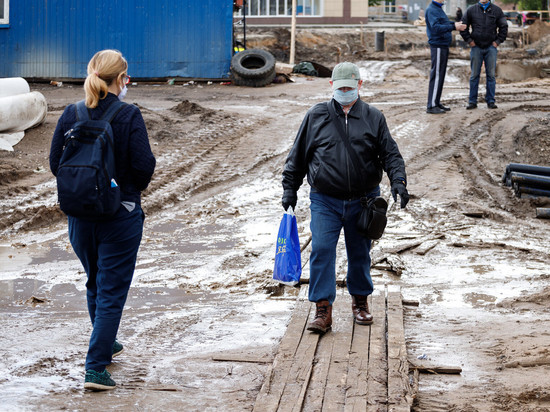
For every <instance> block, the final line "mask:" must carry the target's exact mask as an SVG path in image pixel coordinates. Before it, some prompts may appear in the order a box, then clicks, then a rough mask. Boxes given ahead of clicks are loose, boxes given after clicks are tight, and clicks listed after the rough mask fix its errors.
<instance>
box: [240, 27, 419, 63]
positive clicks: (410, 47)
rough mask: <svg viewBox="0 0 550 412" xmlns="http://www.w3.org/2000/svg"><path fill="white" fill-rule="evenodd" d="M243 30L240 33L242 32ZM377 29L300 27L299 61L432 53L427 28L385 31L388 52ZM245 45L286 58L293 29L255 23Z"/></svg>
mask: <svg viewBox="0 0 550 412" xmlns="http://www.w3.org/2000/svg"><path fill="white" fill-rule="evenodd" d="M239 35H240V33H237V36H239ZM375 37H376V32H375V31H373V30H372V29H369V30H366V29H360V28H337V29H322V28H299V29H297V31H296V62H297V63H299V62H303V61H311V62H316V63H319V64H322V65H325V66H327V67H333V66H334V65H335V64H337V63H339V62H341V61H345V60H349V61H358V60H366V59H369V60H386V59H388V58H389V59H391V58H392V57H393V58H396V57H397V58H402V57H403V51H407V53H420V54H422V53H425V52H426V51H427V52H428V53H429V48H428V39H427V37H426V29H425V28H423V27H420V28H411V29H402V30H393V31H392V32H391V33H390V32H387V33H386V34H385V46H386V50H387V51H388V53H390V54H389V55H388V53H386V52H385V51H384V52H375V51H374V45H375ZM246 46H247V47H248V48H258V49H263V50H267V51H269V52H270V53H271V54H273V56H275V59H276V60H278V61H281V62H287V61H288V59H289V57H290V30H289V29H286V28H277V29H274V28H262V27H253V28H250V29H248V30H247V38H246Z"/></svg>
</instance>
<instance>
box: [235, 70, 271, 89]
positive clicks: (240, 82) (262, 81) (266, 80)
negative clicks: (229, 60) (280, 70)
mask: <svg viewBox="0 0 550 412" xmlns="http://www.w3.org/2000/svg"><path fill="white" fill-rule="evenodd" d="M274 78H275V68H273V70H272V71H271V73H269V74H267V75H266V76H265V77H260V78H253V79H248V78H244V77H241V76H239V75H238V74H236V73H234V72H232V73H231V80H232V81H233V84H234V85H235V86H246V87H264V86H267V85H268V84H270V83H272V82H273V79H274Z"/></svg>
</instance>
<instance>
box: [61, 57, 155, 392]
mask: <svg viewBox="0 0 550 412" xmlns="http://www.w3.org/2000/svg"><path fill="white" fill-rule="evenodd" d="M129 80H130V77H129V76H128V63H127V62H126V59H125V58H124V57H123V56H122V54H121V53H120V52H119V51H116V50H102V51H100V52H97V53H96V54H95V55H94V56H93V58H92V59H91V60H90V62H89V63H88V76H87V77H86V81H85V83H84V90H85V94H86V99H85V105H86V110H87V112H88V116H89V118H90V119H92V120H98V119H100V118H101V117H102V115H103V113H104V112H106V111H107V109H108V108H109V107H110V106H111V105H112V104H113V103H116V102H117V101H118V100H122V99H123V98H124V96H125V95H126V91H127V87H126V84H127V83H128V82H129ZM79 120H81V119H79ZM76 122H77V108H76V104H71V105H69V106H67V107H66V108H65V111H64V112H63V114H62V115H61V117H60V119H59V121H58V123H57V127H56V129H55V132H54V135H53V139H52V145H51V150H50V168H51V171H52V173H53V174H54V175H55V176H57V174H58V171H59V166H60V160H61V156H62V154H63V150H64V145H65V134H66V133H67V132H68V131H70V130H71V129H72V128H73V125H74V124H75V123H76ZM111 127H112V131H113V140H114V157H115V165H116V181H115V182H114V183H112V184H114V185H118V186H119V187H120V195H121V202H120V205H118V207H117V210H116V213H115V214H114V215H112V216H109V217H106V218H86V217H75V216H71V215H69V216H68V225H69V238H70V241H71V245H72V247H73V249H74V251H75V253H76V255H77V256H78V258H79V259H80V261H81V263H82V265H83V266H84V270H85V271H86V275H87V282H86V289H87V293H86V296H87V302H88V312H89V315H90V319H91V321H92V326H93V331H92V335H91V337H90V343H89V348H88V354H87V356H86V376H85V381H84V388H86V389H92V390H106V389H113V388H114V387H115V386H116V383H115V382H114V380H113V379H111V377H110V374H109V372H108V371H107V370H106V368H105V367H106V366H107V365H109V364H110V363H111V359H112V357H113V356H116V355H118V354H120V353H121V352H122V349H123V348H122V345H121V344H120V343H118V342H117V341H116V336H117V332H118V328H119V325H120V319H121V317H122V310H123V308H124V304H125V302H126V298H127V296H128V290H129V288H130V284H131V282H132V276H133V274H134V268H135V264H136V258H137V252H138V249H139V245H140V243H141V236H142V232H143V221H144V218H145V216H144V214H143V211H142V209H141V191H143V190H144V189H146V188H147V186H148V184H149V182H150V181H151V177H152V175H153V172H154V169H155V157H154V155H153V153H152V152H151V146H150V144H149V138H148V135H147V130H146V128H145V122H144V121H143V117H142V115H141V112H140V110H139V109H138V108H137V107H136V106H134V105H131V104H124V105H123V106H122V107H121V108H120V110H119V111H118V112H117V113H116V114H115V115H114V117H113V119H112V121H111ZM113 180H114V179H113Z"/></svg>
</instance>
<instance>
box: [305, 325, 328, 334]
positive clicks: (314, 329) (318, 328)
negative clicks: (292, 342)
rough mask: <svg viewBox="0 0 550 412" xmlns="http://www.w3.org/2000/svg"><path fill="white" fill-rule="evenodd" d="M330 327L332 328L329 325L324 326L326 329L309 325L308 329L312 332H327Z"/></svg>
mask: <svg viewBox="0 0 550 412" xmlns="http://www.w3.org/2000/svg"><path fill="white" fill-rule="evenodd" d="M330 329H332V326H329V327H328V328H324V329H323V328H320V327H319V326H308V327H307V330H309V331H311V332H315V333H319V334H325V333H327V331H329V330H330Z"/></svg>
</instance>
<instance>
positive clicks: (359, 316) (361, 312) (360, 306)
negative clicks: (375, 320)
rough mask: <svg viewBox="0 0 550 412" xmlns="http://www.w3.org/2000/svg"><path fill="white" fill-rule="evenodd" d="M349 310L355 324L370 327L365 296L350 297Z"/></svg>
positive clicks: (370, 319) (370, 318)
mask: <svg viewBox="0 0 550 412" xmlns="http://www.w3.org/2000/svg"><path fill="white" fill-rule="evenodd" d="M351 310H352V311H353V317H354V318H355V323H357V324H358V325H370V324H371V323H372V315H371V314H370V311H369V304H368V302H367V296H359V295H351Z"/></svg>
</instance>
